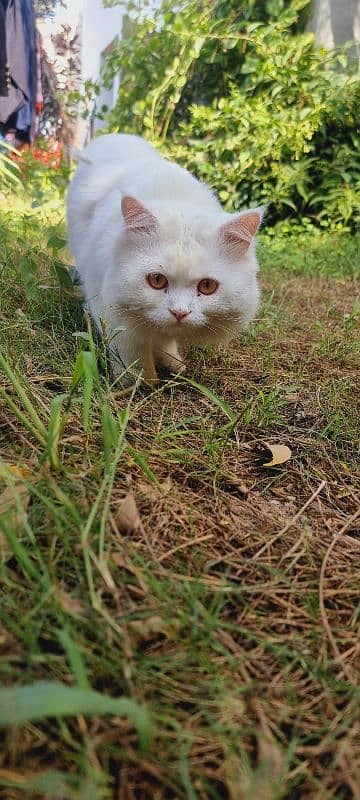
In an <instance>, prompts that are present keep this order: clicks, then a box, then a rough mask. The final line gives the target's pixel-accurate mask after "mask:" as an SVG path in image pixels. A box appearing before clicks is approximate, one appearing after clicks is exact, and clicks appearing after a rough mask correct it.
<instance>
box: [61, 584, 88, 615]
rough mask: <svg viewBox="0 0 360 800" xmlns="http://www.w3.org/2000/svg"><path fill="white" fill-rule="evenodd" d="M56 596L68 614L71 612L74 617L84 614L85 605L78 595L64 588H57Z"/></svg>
mask: <svg viewBox="0 0 360 800" xmlns="http://www.w3.org/2000/svg"><path fill="white" fill-rule="evenodd" d="M56 596H57V599H58V602H59V605H60V606H61V608H62V609H63V611H65V612H66V613H67V614H71V615H72V616H74V617H81V616H84V614H85V606H84V604H83V603H82V602H81V600H79V599H78V597H75V596H74V595H72V594H70V592H68V591H66V589H63V588H59V589H57V591H56Z"/></svg>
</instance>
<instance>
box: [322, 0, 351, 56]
mask: <svg viewBox="0 0 360 800" xmlns="http://www.w3.org/2000/svg"><path fill="white" fill-rule="evenodd" d="M311 30H312V31H314V33H315V39H316V43H317V44H320V45H324V46H325V47H326V48H328V49H329V50H332V49H333V48H334V47H337V46H339V45H342V44H344V42H346V41H350V40H351V39H352V40H354V41H355V42H357V43H358V46H357V47H355V48H354V50H353V53H354V55H355V54H356V51H357V52H359V43H360V0H314V2H313V19H312V22H311Z"/></svg>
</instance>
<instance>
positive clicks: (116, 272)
mask: <svg viewBox="0 0 360 800" xmlns="http://www.w3.org/2000/svg"><path fill="white" fill-rule="evenodd" d="M261 217H262V209H252V210H251V211H247V212H242V213H241V214H227V213H225V212H224V211H223V210H222V208H221V206H220V204H219V202H218V200H217V199H216V197H215V196H214V194H213V193H212V192H211V190H210V189H209V188H208V187H207V186H205V185H204V184H202V183H200V182H199V181H198V180H196V179H195V178H194V177H193V176H192V175H190V173H189V172H187V171H186V170H185V169H182V168H181V167H179V166H178V165H177V164H174V163H171V162H169V161H167V160H165V159H164V158H162V157H161V156H160V155H159V153H158V152H157V151H156V150H155V149H154V148H153V147H152V146H151V145H150V144H148V143H147V142H145V141H144V140H143V139H140V138H139V137H137V136H127V135H116V134H109V135H106V136H101V137H99V138H98V139H95V140H94V141H93V142H92V143H91V144H90V145H89V146H88V147H87V148H86V150H85V151H84V153H83V154H82V155H81V156H80V160H79V165H78V168H77V171H76V174H75V177H74V179H73V180H72V182H71V184H70V187H69V192H68V222H69V232H70V246H71V249H72V251H73V254H74V256H75V259H76V264H77V268H78V271H79V274H80V277H81V280H82V284H83V290H84V295H85V301H86V306H87V308H88V310H89V312H90V314H91V316H92V317H93V319H94V321H95V323H96V324H97V326H98V328H99V330H102V331H104V329H105V332H106V335H107V338H108V342H109V352H110V358H111V361H112V366H113V369H114V373H115V375H119V374H121V373H122V372H123V371H124V369H129V368H130V367H131V366H132V365H136V366H137V368H138V369H139V368H140V369H142V370H143V376H144V378H145V379H146V380H148V381H153V380H155V379H156V365H157V364H163V365H165V366H166V367H168V368H170V369H171V370H172V371H175V372H177V371H179V369H180V368H181V365H182V361H181V355H180V351H179V349H178V348H179V347H181V345H182V344H187V343H192V344H194V343H214V344H220V343H224V342H226V341H228V340H229V339H230V338H231V337H233V336H234V334H235V333H236V332H237V330H238V329H239V328H241V327H244V326H246V325H247V323H248V322H249V321H250V320H251V319H252V317H253V315H254V313H255V311H256V309H257V306H258V301H259V290H258V284H257V279H256V273H257V268H258V265H257V260H256V254H255V244H254V236H255V234H256V231H257V229H258V227H259V225H260V222H261ZM154 274H160V275H162V276H164V279H165V280H167V285H166V287H165V288H163V289H157V288H155V289H154V288H152V286H151V285H150V284H149V276H150V280H151V276H153V275H154ZM204 279H211V280H212V281H216V282H217V284H218V286H217V289H216V291H214V293H212V294H203V293H201V292H200V291H199V286H200V287H201V286H203V284H200V281H203V280H204ZM157 280H159V279H157ZM208 285H209V284H206V286H208ZM211 285H215V284H211Z"/></svg>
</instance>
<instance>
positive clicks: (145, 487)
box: [136, 475, 172, 502]
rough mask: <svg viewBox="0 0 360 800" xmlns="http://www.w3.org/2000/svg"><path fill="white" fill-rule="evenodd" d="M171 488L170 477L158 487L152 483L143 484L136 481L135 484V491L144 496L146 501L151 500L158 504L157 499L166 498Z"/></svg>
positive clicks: (143, 482)
mask: <svg viewBox="0 0 360 800" xmlns="http://www.w3.org/2000/svg"><path fill="white" fill-rule="evenodd" d="M171 487H172V482H171V478H170V475H168V477H167V478H165V480H164V481H162V483H160V484H159V486H156V485H155V484H154V483H145V481H138V482H137V484H136V491H139V492H140V494H142V495H144V497H146V499H147V500H151V501H153V502H155V501H156V502H158V501H159V497H166V495H167V494H169V492H170V489H171Z"/></svg>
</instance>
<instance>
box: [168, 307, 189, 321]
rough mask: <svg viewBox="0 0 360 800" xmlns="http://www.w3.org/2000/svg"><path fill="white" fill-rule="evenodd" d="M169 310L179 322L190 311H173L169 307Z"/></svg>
mask: <svg viewBox="0 0 360 800" xmlns="http://www.w3.org/2000/svg"><path fill="white" fill-rule="evenodd" d="M169 311H170V314H172V315H173V316H174V317H175V318H176V319H177V321H178V322H181V320H183V319H185V317H188V316H189V314H190V313H191V312H190V311H173V310H172V308H169Z"/></svg>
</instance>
